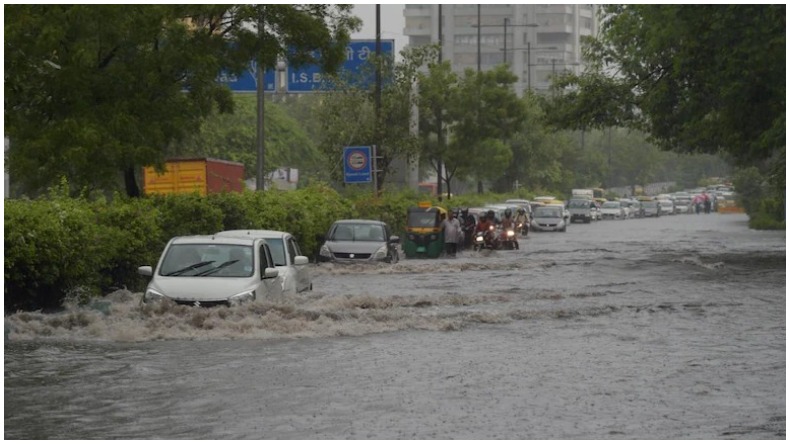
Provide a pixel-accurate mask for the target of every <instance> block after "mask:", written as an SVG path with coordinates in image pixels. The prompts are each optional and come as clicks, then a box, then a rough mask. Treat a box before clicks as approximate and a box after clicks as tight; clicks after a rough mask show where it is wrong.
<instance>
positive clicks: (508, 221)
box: [502, 208, 516, 230]
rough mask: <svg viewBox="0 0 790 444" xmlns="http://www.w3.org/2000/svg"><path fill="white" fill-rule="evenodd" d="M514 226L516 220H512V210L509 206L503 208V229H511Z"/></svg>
mask: <svg viewBox="0 0 790 444" xmlns="http://www.w3.org/2000/svg"><path fill="white" fill-rule="evenodd" d="M515 227H516V222H515V221H514V220H513V210H511V209H510V208H506V209H505V218H504V219H502V229H503V230H513V229H515Z"/></svg>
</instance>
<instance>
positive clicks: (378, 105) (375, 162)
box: [371, 4, 384, 197]
mask: <svg viewBox="0 0 790 444" xmlns="http://www.w3.org/2000/svg"><path fill="white" fill-rule="evenodd" d="M382 151H384V150H383V149H382V147H381V5H380V4H376V149H375V151H374V153H373V154H372V159H371V160H372V162H371V166H372V167H373V171H374V173H373V174H374V175H373V177H374V181H373V195H374V196H376V197H378V195H379V177H378V165H379V159H378V153H379V152H382Z"/></svg>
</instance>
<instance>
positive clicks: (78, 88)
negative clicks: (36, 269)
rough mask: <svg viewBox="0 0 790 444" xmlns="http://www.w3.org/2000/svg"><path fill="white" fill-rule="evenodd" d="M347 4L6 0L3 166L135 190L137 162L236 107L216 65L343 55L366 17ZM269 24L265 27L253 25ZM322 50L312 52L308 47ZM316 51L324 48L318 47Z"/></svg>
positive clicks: (329, 63)
mask: <svg viewBox="0 0 790 444" xmlns="http://www.w3.org/2000/svg"><path fill="white" fill-rule="evenodd" d="M350 8H351V7H350V6H348V5H278V4H269V5H257V6H252V5H242V6H238V5H118V6H116V5H101V6H95V5H9V6H8V7H6V9H5V11H6V14H5V67H6V69H5V110H6V112H5V127H6V134H8V135H9V136H10V138H11V139H12V149H11V150H10V152H9V157H8V164H7V168H8V170H9V172H10V174H11V175H13V176H14V177H16V178H17V181H20V182H23V183H24V184H25V185H26V188H27V189H28V190H29V191H30V192H36V191H37V190H40V189H41V188H42V187H45V186H47V185H50V184H51V183H52V182H53V181H57V180H59V177H61V176H66V177H68V179H69V183H71V184H73V185H75V187H76V188H88V189H113V188H115V187H116V181H117V178H118V172H122V173H123V177H124V180H125V188H126V192H127V193H128V194H129V195H130V196H136V195H139V188H138V186H137V183H136V175H135V172H136V171H138V170H139V167H140V166H143V165H158V166H160V167H161V166H162V165H163V162H164V160H165V159H164V152H165V149H166V147H167V146H168V145H169V144H170V143H171V142H173V141H178V140H180V139H182V138H183V137H184V136H185V135H186V134H189V133H191V132H195V131H196V130H197V128H198V124H199V122H200V119H201V118H202V117H205V116H207V115H209V114H210V113H211V112H212V111H213V110H219V111H220V112H230V111H232V100H231V95H230V91H229V90H228V89H227V87H225V86H223V85H221V84H219V83H217V82H216V81H215V79H216V76H217V74H218V73H219V72H220V70H221V69H228V70H229V71H231V72H235V73H240V72H241V71H242V70H243V69H245V68H246V67H247V65H248V63H249V62H250V60H253V59H257V60H259V61H260V63H261V65H262V66H264V67H268V68H273V67H274V66H275V64H276V63H277V61H278V60H280V59H288V60H289V62H290V63H291V64H292V65H295V66H298V65H300V64H305V63H319V64H320V65H322V66H323V67H324V69H325V70H327V71H330V72H331V71H332V70H333V69H335V68H337V67H338V66H339V64H340V63H341V61H342V59H343V56H344V49H345V46H346V43H347V42H348V40H349V35H350V32H351V31H353V30H356V29H357V28H358V26H359V21H358V19H356V18H355V17H353V16H351V15H350ZM258 24H262V25H263V26H262V27H261V30H262V33H261V35H258V32H257V29H256V26H255V25H258ZM313 51H316V52H313ZM318 53H320V54H321V56H320V58H318V59H317V58H316V54H318Z"/></svg>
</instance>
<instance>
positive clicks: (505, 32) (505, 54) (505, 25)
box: [502, 17, 507, 65]
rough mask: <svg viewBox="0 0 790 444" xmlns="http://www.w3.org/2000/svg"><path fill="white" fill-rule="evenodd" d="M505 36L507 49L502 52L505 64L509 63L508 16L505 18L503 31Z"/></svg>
mask: <svg viewBox="0 0 790 444" xmlns="http://www.w3.org/2000/svg"><path fill="white" fill-rule="evenodd" d="M502 34H503V35H504V37H505V51H504V52H503V53H502V59H503V60H504V63H505V65H507V17H505V20H504V32H503V33H502Z"/></svg>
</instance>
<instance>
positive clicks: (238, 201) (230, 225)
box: [206, 190, 255, 230]
mask: <svg viewBox="0 0 790 444" xmlns="http://www.w3.org/2000/svg"><path fill="white" fill-rule="evenodd" d="M253 194H255V192H254V191H250V190H245V191H244V192H242V193H214V194H209V195H208V196H206V199H207V200H208V203H209V204H210V205H211V206H212V207H215V208H217V209H219V211H220V212H222V227H223V229H224V230H239V229H244V228H250V227H251V225H252V223H253V220H254V215H253V214H252V206H251V205H250V200H251V199H252V195H253Z"/></svg>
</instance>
